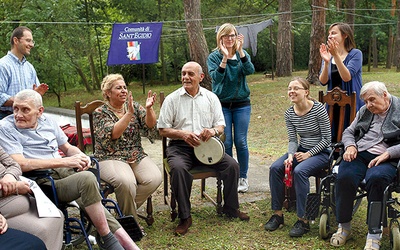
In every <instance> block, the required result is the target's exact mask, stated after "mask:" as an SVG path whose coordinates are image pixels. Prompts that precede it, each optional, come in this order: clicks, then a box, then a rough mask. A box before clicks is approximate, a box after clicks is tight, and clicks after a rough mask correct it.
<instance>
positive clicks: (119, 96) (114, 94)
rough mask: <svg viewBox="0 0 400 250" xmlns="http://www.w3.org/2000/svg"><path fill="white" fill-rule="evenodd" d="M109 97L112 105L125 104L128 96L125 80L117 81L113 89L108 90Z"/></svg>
mask: <svg viewBox="0 0 400 250" xmlns="http://www.w3.org/2000/svg"><path fill="white" fill-rule="evenodd" d="M107 96H108V98H109V101H110V104H111V105H112V104H115V105H116V106H120V105H122V104H123V103H125V101H126V98H127V96H128V90H127V88H126V84H125V81H124V80H116V81H114V82H113V84H112V87H111V89H109V90H108V92H107Z"/></svg>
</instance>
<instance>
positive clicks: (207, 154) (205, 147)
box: [194, 137, 225, 165]
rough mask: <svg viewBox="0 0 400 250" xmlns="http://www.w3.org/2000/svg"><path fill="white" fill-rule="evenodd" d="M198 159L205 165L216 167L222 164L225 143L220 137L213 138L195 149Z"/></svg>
mask: <svg viewBox="0 0 400 250" xmlns="http://www.w3.org/2000/svg"><path fill="white" fill-rule="evenodd" d="M194 154H195V155H196V158H197V159H198V160H199V161H200V162H201V163H203V164H206V165H214V164H216V163H218V162H220V161H221V160H222V159H223V158H224V155H225V146H224V143H223V142H222V141H221V140H220V139H219V138H218V137H211V138H210V139H209V140H208V141H207V142H204V141H201V144H200V145H199V146H197V147H195V148H194Z"/></svg>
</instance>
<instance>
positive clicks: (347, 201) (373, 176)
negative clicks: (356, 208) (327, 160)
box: [335, 151, 397, 223]
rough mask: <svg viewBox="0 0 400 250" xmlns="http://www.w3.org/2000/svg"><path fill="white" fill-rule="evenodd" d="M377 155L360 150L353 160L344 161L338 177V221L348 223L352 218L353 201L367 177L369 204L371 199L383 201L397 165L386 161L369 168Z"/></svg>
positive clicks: (340, 166) (336, 184)
mask: <svg viewBox="0 0 400 250" xmlns="http://www.w3.org/2000/svg"><path fill="white" fill-rule="evenodd" d="M375 157H377V155H374V154H371V153H369V152H367V151H362V152H358V154H357V157H356V159H354V160H353V161H351V162H348V161H342V162H341V163H340V165H339V173H338V175H337V177H336V183H335V187H336V190H335V192H336V214H337V218H336V220H337V222H339V223H346V222H350V221H351V219H352V212H353V202H354V199H355V197H356V194H357V188H358V186H359V185H360V183H361V182H362V181H363V179H365V181H366V184H367V185H366V190H367V193H368V196H367V197H368V204H369V203H370V202H371V201H382V198H383V191H384V190H385V188H386V186H388V185H389V184H390V183H391V182H392V181H393V179H394V178H395V176H396V172H397V171H396V167H395V166H393V165H392V164H391V163H390V162H384V163H381V164H380V165H378V166H376V167H372V168H369V169H368V163H369V162H370V161H371V160H372V159H374V158H375Z"/></svg>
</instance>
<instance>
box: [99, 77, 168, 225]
mask: <svg viewBox="0 0 400 250" xmlns="http://www.w3.org/2000/svg"><path fill="white" fill-rule="evenodd" d="M101 90H102V92H103V97H104V99H105V101H106V104H104V105H102V106H100V107H99V108H97V109H96V110H95V111H94V113H93V123H94V127H95V133H94V134H95V140H96V141H95V142H96V143H95V156H96V157H97V158H98V159H99V164H100V169H101V171H100V177H101V179H103V180H104V181H107V182H108V183H110V184H111V185H112V186H113V187H114V190H115V195H116V198H117V201H118V204H119V205H120V207H121V210H122V213H123V214H124V215H134V216H135V217H136V218H137V214H136V209H137V208H139V207H140V206H141V205H142V204H143V203H144V202H145V201H146V199H147V198H148V197H149V196H150V195H151V194H152V193H153V192H154V191H155V190H156V189H157V188H158V186H159V185H160V184H161V172H160V170H159V168H158V166H157V165H156V164H155V163H154V162H153V161H152V160H151V159H150V157H149V156H148V155H147V154H146V153H145V152H144V149H143V147H142V143H141V140H142V139H141V136H142V135H143V136H147V137H148V138H149V139H150V140H152V136H153V135H154V133H156V131H157V129H156V123H157V120H156V114H155V112H154V110H153V105H154V103H155V101H156V94H152V92H151V90H150V91H149V92H148V95H147V100H146V106H145V107H143V106H141V105H140V104H139V103H137V102H135V101H133V97H132V93H131V92H130V91H129V92H128V90H127V88H126V84H125V81H124V78H123V77H122V75H120V74H110V75H107V76H106V77H104V79H103V82H102V84H101Z"/></svg>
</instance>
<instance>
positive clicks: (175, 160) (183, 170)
mask: <svg viewBox="0 0 400 250" xmlns="http://www.w3.org/2000/svg"><path fill="white" fill-rule="evenodd" d="M166 154H167V158H168V164H169V166H170V168H171V188H172V192H174V195H175V197H176V201H177V202H178V216H179V218H181V219H186V218H188V217H189V216H190V193H191V190H192V183H193V176H192V175H191V174H190V173H189V170H190V169H191V168H192V167H193V166H208V165H204V164H203V163H201V162H199V161H198V160H197V158H196V156H195V154H194V149H193V148H192V147H191V146H190V145H188V144H187V143H185V142H184V141H171V143H170V145H169V146H168V147H167V149H166ZM211 167H212V168H215V169H216V170H217V172H218V174H219V176H220V178H221V180H222V181H223V196H224V198H223V200H224V210H230V211H234V210H235V211H236V210H237V209H238V208H239V200H238V192H237V186H238V179H239V164H238V163H237V162H236V161H235V159H233V158H232V157H230V156H229V155H227V154H225V156H224V158H223V159H222V160H221V161H220V162H219V163H217V164H215V165H212V166H211Z"/></svg>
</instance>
